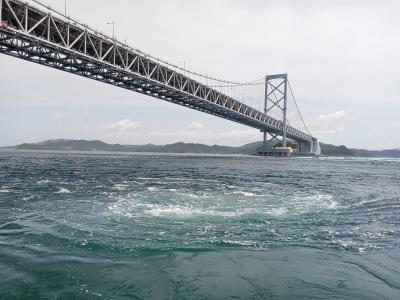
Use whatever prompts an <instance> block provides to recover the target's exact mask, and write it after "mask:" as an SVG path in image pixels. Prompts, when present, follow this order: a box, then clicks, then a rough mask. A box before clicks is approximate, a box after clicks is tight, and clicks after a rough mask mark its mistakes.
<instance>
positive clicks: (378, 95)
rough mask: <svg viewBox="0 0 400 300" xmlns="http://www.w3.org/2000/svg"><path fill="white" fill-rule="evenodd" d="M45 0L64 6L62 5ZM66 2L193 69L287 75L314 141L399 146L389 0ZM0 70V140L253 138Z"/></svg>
mask: <svg viewBox="0 0 400 300" xmlns="http://www.w3.org/2000/svg"><path fill="white" fill-rule="evenodd" d="M46 3H47V4H49V5H50V6H51V7H53V8H57V9H60V10H63V9H64V0H51V1H50V0H47V2H46ZM67 7H68V14H69V15H71V16H73V17H74V18H77V19H78V20H80V21H81V22H83V23H85V24H88V25H90V26H91V27H94V28H96V29H99V30H101V31H103V32H105V33H108V34H110V35H112V27H111V26H110V25H108V24H107V22H110V21H115V32H116V37H117V38H119V39H120V40H122V41H124V40H125V39H126V40H127V43H128V44H130V45H132V46H134V47H135V48H139V49H141V50H142V51H145V52H147V53H151V54H152V55H154V56H156V57H160V58H163V59H165V60H167V61H169V62H171V63H174V64H177V65H183V64H185V66H186V68H188V69H190V70H193V71H196V72H200V73H202V74H208V75H212V76H215V77H217V78H222V79H226V80H231V81H240V82H249V81H251V80H254V79H258V78H261V77H263V76H265V75H267V74H275V73H288V74H289V78H290V81H291V85H292V87H293V90H294V92H295V95H296V99H297V102H298V104H299V106H300V108H301V111H302V113H303V116H304V119H305V121H306V123H307V125H308V127H309V129H310V131H311V133H312V134H313V135H315V136H317V137H318V138H319V139H320V140H321V141H322V142H325V143H332V144H336V145H343V144H344V145H346V146H349V147H353V148H365V149H392V148H400V101H399V100H400V99H399V97H400V96H399V95H400V84H399V83H400V71H399V67H398V66H399V65H400V55H399V53H400V18H398V12H399V11H400V2H399V1H396V0H382V1H372V0H371V1H369V0H360V1H358V0H343V1H342V0H329V1H328V0H326V1H325V0H322V1H321V0H302V1H298V0H281V1H270V0H202V1H194V0H168V1H162V0H146V1H138V0H115V1H105V0H85V1H79V0H68V5H67ZM183 62H184V63H183ZM0 70H1V72H0V86H1V92H0V146H9V145H16V144H20V143H23V142H39V141H43V140H47V139H56V138H66V139H100V140H103V141H105V142H108V143H120V144H147V143H154V144H166V143H174V142H179V141H183V142H194V143H206V144H210V145H211V144H219V145H232V146H238V145H243V144H246V143H249V142H254V141H258V140H261V133H260V132H258V131H257V130H255V129H252V128H250V127H246V126H243V125H240V124H236V123H234V122H230V121H227V120H224V119H220V118H216V117H214V116H210V115H207V114H204V113H200V112H197V111H194V110H190V109H188V108H184V107H180V106H177V105H175V104H170V103H166V102H163V101H162V100H158V99H155V98H150V97H147V96H144V95H140V94H136V93H134V92H131V91H127V90H124V89H120V88H117V87H113V86H110V85H106V84H103V83H100V82H96V81H93V80H90V79H86V78H82V77H78V76H75V75H71V74H67V73H63V72H61V71H57V70H53V69H50V68H47V67H43V66H40V65H36V64H33V63H29V62H25V61H22V60H19V59H16V58H12V57H8V56H6V55H3V54H1V55H0ZM289 105H292V104H289Z"/></svg>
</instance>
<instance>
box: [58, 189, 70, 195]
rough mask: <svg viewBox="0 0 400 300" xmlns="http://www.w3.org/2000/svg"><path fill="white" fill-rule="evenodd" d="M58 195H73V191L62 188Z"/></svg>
mask: <svg viewBox="0 0 400 300" xmlns="http://www.w3.org/2000/svg"><path fill="white" fill-rule="evenodd" d="M56 194H71V191H70V190H68V189H65V188H60V189H59V191H58V192H57V193H56Z"/></svg>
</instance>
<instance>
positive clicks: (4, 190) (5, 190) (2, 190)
mask: <svg viewBox="0 0 400 300" xmlns="http://www.w3.org/2000/svg"><path fill="white" fill-rule="evenodd" d="M0 193H4V194H5V193H11V191H10V190H7V189H0Z"/></svg>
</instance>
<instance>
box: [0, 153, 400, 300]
mask: <svg viewBox="0 0 400 300" xmlns="http://www.w3.org/2000/svg"><path fill="white" fill-rule="evenodd" d="M399 225H400V160H399V159H364V158H357V159H349V158H320V159H310V158H289V159H275V158H264V157H263V158H261V157H250V156H205V155H150V154H149V155H143V154H142V155H137V154H115V153H113V154H104V153H39V152H7V151H2V152H0V299H231V298H233V299H400V251H399V246H400V227H399Z"/></svg>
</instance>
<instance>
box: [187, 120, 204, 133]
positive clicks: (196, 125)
mask: <svg viewBox="0 0 400 300" xmlns="http://www.w3.org/2000/svg"><path fill="white" fill-rule="evenodd" d="M189 129H190V130H194V131H198V130H201V129H203V124H201V123H200V122H195V121H194V122H192V123H190V125H189Z"/></svg>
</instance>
